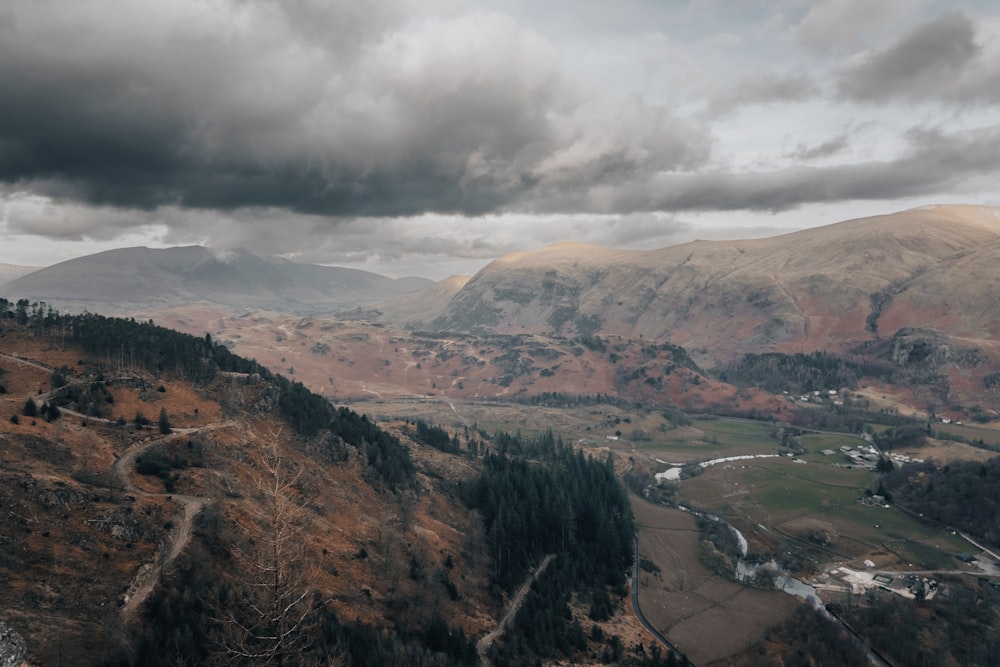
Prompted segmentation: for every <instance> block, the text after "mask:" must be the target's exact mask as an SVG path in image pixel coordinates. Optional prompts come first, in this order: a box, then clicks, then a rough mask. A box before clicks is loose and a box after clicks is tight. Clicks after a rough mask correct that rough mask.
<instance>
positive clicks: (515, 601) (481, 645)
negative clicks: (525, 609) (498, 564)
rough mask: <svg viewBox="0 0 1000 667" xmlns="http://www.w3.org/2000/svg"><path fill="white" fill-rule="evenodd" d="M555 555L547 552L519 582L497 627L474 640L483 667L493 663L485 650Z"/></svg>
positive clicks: (506, 623)
mask: <svg viewBox="0 0 1000 667" xmlns="http://www.w3.org/2000/svg"><path fill="white" fill-rule="evenodd" d="M555 557H556V555H555V554H548V555H547V556H546V557H545V558H543V559H542V562H541V563H539V565H538V569H536V570H535V571H534V572H533V573H529V574H528V577H527V578H526V579H525V580H524V583H523V584H521V588H519V589H518V591H517V593H516V594H515V595H514V597H513V598H511V600H510V604H508V605H507V611H505V612H504V615H503V616H502V617H501V618H500V622H499V623H497V627H495V628H493V629H492V630H490V631H489V632H488V633H487V634H485V635H484V636H483V637H481V638H480V639H479V641H477V642H476V651H477V652H478V653H479V661H480V662H481V663H482V664H483V665H484V667H492V665H493V663H491V662H490V659H489V658H487V657H486V652H487V651H489V649H490V646H493V642H495V641H496V640H497V639H499V638H500V637H501V636H502V635H503V633H504V631H505V630H506V629H507V626H508V625H509V624H510V622H511V621H512V620H513V619H514V615H515V614H517V610H518V609H520V608H521V605H522V604H524V598H525V596H527V595H528V591H529V590H531V584H533V583H534V581H535V579H537V578H538V576H539V575H540V574H541V573H542V572H544V571H545V568H546V567H548V566H549V563H551V562H552V559H553V558H555Z"/></svg>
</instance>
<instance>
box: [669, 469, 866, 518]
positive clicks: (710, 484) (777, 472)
mask: <svg viewBox="0 0 1000 667" xmlns="http://www.w3.org/2000/svg"><path fill="white" fill-rule="evenodd" d="M870 480H871V474H870V473H868V472H866V471H861V470H852V469H848V468H837V467H834V466H820V465H815V464H808V463H807V464H800V463H793V462H792V461H791V459H788V458H784V457H783V458H776V459H753V460H748V461H734V462H732V463H723V464H719V465H717V466H713V467H712V468H709V469H708V470H706V471H705V473H704V474H702V475H701V476H699V477H695V478H692V479H689V480H685V481H684V482H682V483H681V497H682V498H683V499H684V500H686V501H687V502H691V503H694V504H697V505H699V506H702V507H706V508H711V509H713V510H717V511H719V512H722V513H724V514H729V513H730V512H729V510H728V509H727V505H730V504H733V503H738V504H739V505H740V506H741V508H742V509H741V511H742V512H743V513H745V514H749V515H750V516H751V517H752V518H754V519H755V520H759V521H762V522H765V523H766V522H780V521H786V520H788V519H791V518H794V517H798V516H803V515H806V514H811V513H814V512H820V511H824V510H825V509H828V508H830V507H831V506H836V505H840V504H845V503H852V502H854V501H855V500H857V499H858V498H859V497H861V495H862V494H863V493H864V489H865V488H867V486H868V484H869V482H870Z"/></svg>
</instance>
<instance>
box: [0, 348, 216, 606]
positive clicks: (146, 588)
mask: <svg viewBox="0 0 1000 667" xmlns="http://www.w3.org/2000/svg"><path fill="white" fill-rule="evenodd" d="M0 357H3V358H4V359H10V360H11V361H14V362H16V363H19V364H24V365H26V366H31V367H33V368H37V369H39V370H43V371H46V372H48V373H52V372H53V369H52V368H50V367H48V366H45V365H43V364H40V363H38V362H36V361H32V360H31V359H25V358H22V357H16V356H14V355H11V354H7V353H6V352H0ZM50 394H51V392H49V393H47V394H42V395H41V396H40V398H42V399H43V400H47V399H48V397H49V395H50ZM60 411H61V412H62V413H63V414H64V415H72V416H73V417H77V418H79V419H81V420H84V421H86V420H91V421H101V422H105V423H108V424H110V423H113V422H112V420H110V419H101V418H94V417H88V416H86V415H84V414H81V413H79V412H76V411H75V410H70V409H68V408H60ZM229 426H235V422H218V423H214V424H208V425H206V426H202V427H198V428H179V429H174V430H173V431H172V432H171V433H169V434H166V435H160V436H159V437H149V438H147V439H145V440H142V441H140V442H137V443H135V444H133V445H131V446H130V447H129V448H128V449H127V450H125V453H124V454H122V455H121V456H120V457H119V458H118V459H116V460H115V462H114V464H113V465H112V471H113V473H114V475H115V477H116V478H117V479H118V482H119V484H121V487H122V489H124V490H125V491H126V492H127V493H130V494H132V495H134V496H143V497H146V498H157V497H158V498H167V497H169V498H170V499H171V500H173V501H175V502H177V503H179V504H180V505H181V508H182V514H181V519H180V521H179V523H178V524H177V526H176V528H175V529H174V530H173V531H172V532H171V535H170V538H169V541H168V542H167V543H166V544H164V545H162V546H161V547H160V550H159V551H158V553H157V556H156V558H155V560H154V561H153V562H152V563H146V564H145V565H143V566H142V567H141V568H140V569H139V573H138V574H137V575H136V576H135V578H134V579H133V580H132V583H131V584H129V593H128V595H127V596H126V601H125V604H124V606H122V610H121V615H122V620H123V622H124V623H126V624H127V623H128V622H129V621H131V620H132V619H133V617H134V616H135V614H136V612H137V611H138V609H139V608H140V607H141V606H142V603H143V602H145V600H146V598H147V597H149V594H150V593H152V592H153V589H154V588H155V587H156V584H157V582H158V581H159V578H160V573H161V572H162V571H163V570H164V568H167V567H169V566H170V565H171V564H173V562H174V561H175V560H177V557H178V556H180V555H181V553H183V551H184V548H185V547H186V546H187V545H188V543H189V542H190V541H191V535H192V533H193V532H194V519H195V517H197V516H198V513H199V512H201V510H202V509H204V508H205V506H206V505H208V504H209V503H210V502H211V501H210V500H209V499H208V498H202V497H199V496H185V495H179V494H176V493H149V492H147V491H143V490H142V489H140V488H139V487H137V486H136V485H135V484H133V483H132V478H131V475H132V472H133V471H134V469H135V460H136V458H138V456H139V455H140V454H142V453H143V452H145V451H146V450H148V449H149V448H150V447H152V446H153V445H156V444H159V443H162V442H167V441H169V440H173V439H176V438H183V437H186V436H189V435H191V434H193V433H198V432H200V431H209V430H214V429H218V428H226V427H229Z"/></svg>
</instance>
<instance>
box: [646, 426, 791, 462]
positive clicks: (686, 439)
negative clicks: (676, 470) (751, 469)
mask: <svg viewBox="0 0 1000 667" xmlns="http://www.w3.org/2000/svg"><path fill="white" fill-rule="evenodd" d="M772 430H773V428H772V427H771V426H770V425H768V424H760V423H754V422H744V421H733V420H728V419H695V420H693V421H692V422H691V425H690V426H689V427H686V428H680V429H671V430H668V431H664V432H659V433H652V434H651V438H650V439H649V440H646V441H641V442H638V443H636V444H637V447H638V448H639V449H640V450H642V451H643V452H645V453H647V454H650V455H652V456H656V457H658V458H661V459H663V460H667V461H670V460H685V461H707V460H709V459H717V458H722V457H725V456H735V455H738V454H773V453H775V452H776V451H777V448H778V442H777V441H776V440H775V439H774V437H773V436H772Z"/></svg>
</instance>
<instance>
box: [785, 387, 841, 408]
mask: <svg viewBox="0 0 1000 667" xmlns="http://www.w3.org/2000/svg"><path fill="white" fill-rule="evenodd" d="M781 393H782V394H784V395H785V398H786V399H788V400H789V401H792V402H793V403H794V402H795V401H798V402H800V403H822V402H824V401H832V402H833V404H834V405H843V404H844V401H842V400H841V399H840V394H839V392H838V391H837V390H836V389H821V390H816V391H812V392H808V391H807V392H806V393H804V394H802V395H800V396H794V395H793V394H790V393H788V392H787V391H783V392H781Z"/></svg>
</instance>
